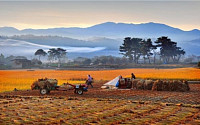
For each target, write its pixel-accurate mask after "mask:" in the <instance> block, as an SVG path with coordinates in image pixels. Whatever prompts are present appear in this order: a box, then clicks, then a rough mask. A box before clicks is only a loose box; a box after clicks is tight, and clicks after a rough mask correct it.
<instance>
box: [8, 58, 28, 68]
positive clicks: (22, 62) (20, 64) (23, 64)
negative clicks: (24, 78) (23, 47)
mask: <svg viewBox="0 0 200 125" xmlns="http://www.w3.org/2000/svg"><path fill="white" fill-rule="evenodd" d="M11 67H12V68H14V69H21V68H30V67H31V61H30V60H28V59H26V58H24V57H16V58H15V59H13V60H12V63H11Z"/></svg>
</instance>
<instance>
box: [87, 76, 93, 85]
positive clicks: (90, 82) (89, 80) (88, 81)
mask: <svg viewBox="0 0 200 125" xmlns="http://www.w3.org/2000/svg"><path fill="white" fill-rule="evenodd" d="M92 80H93V78H92V77H91V76H90V75H88V79H87V85H88V87H89V85H91V87H92V88H93V85H92Z"/></svg>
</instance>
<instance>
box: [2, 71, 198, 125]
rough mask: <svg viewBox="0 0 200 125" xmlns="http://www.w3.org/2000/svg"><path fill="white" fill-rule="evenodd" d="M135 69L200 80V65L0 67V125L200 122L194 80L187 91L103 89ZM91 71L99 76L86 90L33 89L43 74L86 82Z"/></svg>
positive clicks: (148, 75)
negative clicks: (90, 68)
mask: <svg viewBox="0 0 200 125" xmlns="http://www.w3.org/2000/svg"><path fill="white" fill-rule="evenodd" d="M132 72H133V73H134V74H135V75H136V77H137V78H152V79H157V78H160V79H186V80H199V79H200V70H199V69H195V68H181V69H159V70H158V69H123V70H102V71H58V70H36V71H25V70H17V71H16V70H13V71H0V91H1V93H0V124H1V125H7V124H13V125H15V124H25V125H26V124H36V125H41V124H64V125H65V124H66V125H69V124H72V125H83V124H86V125H88V124H92V125H93V124H102V125H105V124H106V125H114V124H135V125H144V124H145V125H150V124H156V125H166V124H169V125H178V124H187V125H199V124H200V98H199V97H200V84H189V86H190V91H187V92H174V91H151V90H136V89H133V90H107V89H101V88H100V87H101V86H102V85H103V84H104V83H105V82H106V81H107V80H111V79H113V78H115V77H116V76H118V75H122V76H124V77H125V76H126V77H129V75H130V74H131V73H132ZM87 74H91V76H92V77H94V79H95V82H94V83H93V86H94V88H90V87H89V89H88V92H84V94H83V95H77V94H74V91H73V90H68V91H51V92H50V94H48V95H44V96H41V95H40V93H39V91H38V90H30V86H31V84H32V82H33V81H35V80H37V79H38V78H44V77H48V78H56V79H58V81H59V84H62V83H64V82H69V83H74V84H78V83H84V82H85V78H87ZM14 88H17V89H19V90H18V91H13V89H14Z"/></svg>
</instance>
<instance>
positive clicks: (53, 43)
mask: <svg viewBox="0 0 200 125" xmlns="http://www.w3.org/2000/svg"><path fill="white" fill-rule="evenodd" d="M161 36H168V37H169V38H170V39H171V40H172V41H175V42H177V43H178V46H180V47H181V48H182V49H184V50H186V54H195V55H199V53H200V50H199V48H200V30H198V29H194V30H191V31H183V30H181V29H178V28H173V27H171V26H168V25H165V24H159V23H152V22H150V23H143V24H126V23H113V22H106V23H102V24H97V25H94V26H91V27H87V28H78V27H72V28H49V29H24V30H18V29H16V28H13V27H0V53H3V54H13V55H14V54H18V55H26V56H32V55H33V53H34V51H36V50H37V49H41V48H42V49H45V50H48V49H49V48H55V47H62V48H65V49H67V51H68V52H69V53H68V56H69V58H75V57H78V56H82V57H88V56H89V57H92V56H99V55H114V56H119V46H120V45H122V43H123V39H124V38H125V37H139V38H143V39H147V38H151V39H152V41H153V42H154V41H155V40H156V39H157V38H158V37H161Z"/></svg>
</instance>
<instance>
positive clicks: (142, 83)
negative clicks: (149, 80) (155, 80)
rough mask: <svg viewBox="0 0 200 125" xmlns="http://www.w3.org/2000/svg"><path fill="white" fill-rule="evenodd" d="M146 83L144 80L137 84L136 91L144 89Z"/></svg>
mask: <svg viewBox="0 0 200 125" xmlns="http://www.w3.org/2000/svg"><path fill="white" fill-rule="evenodd" d="M144 82H145V80H143V79H142V80H140V81H138V82H137V84H136V89H144Z"/></svg>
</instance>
